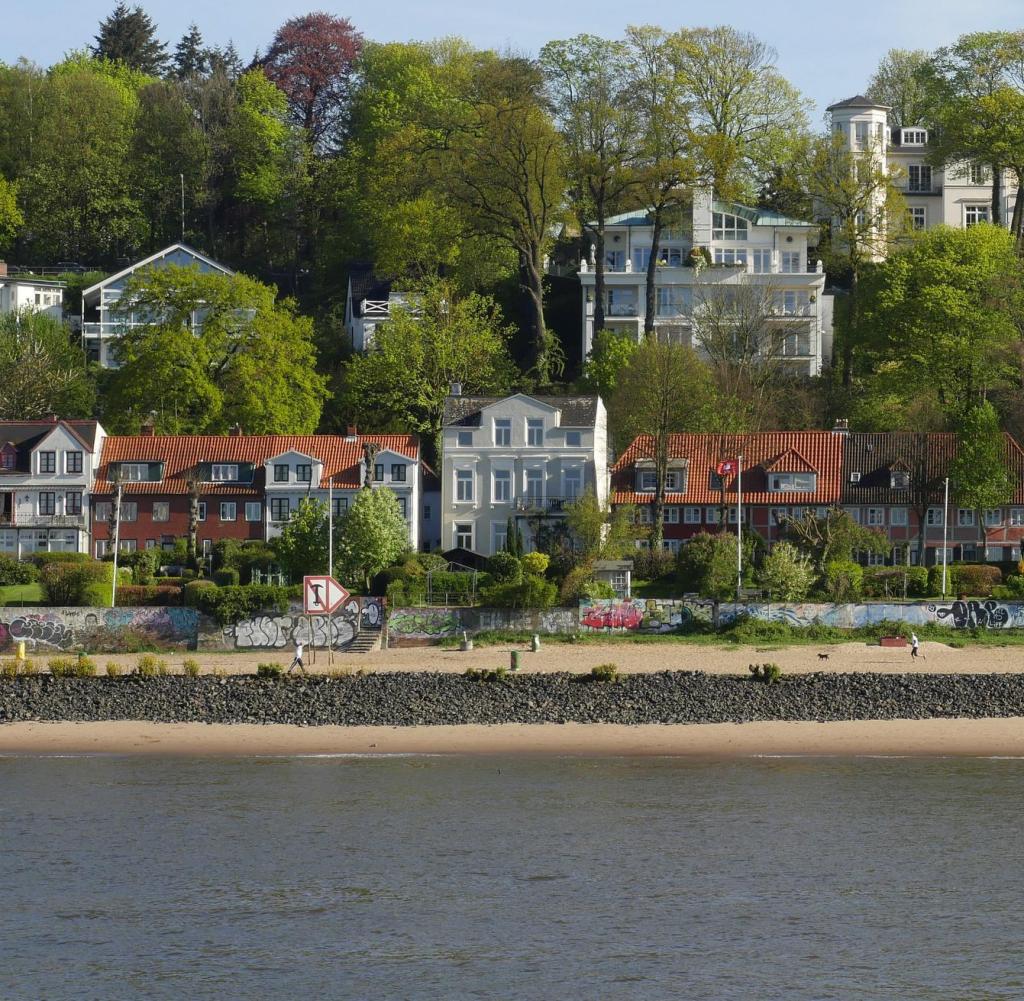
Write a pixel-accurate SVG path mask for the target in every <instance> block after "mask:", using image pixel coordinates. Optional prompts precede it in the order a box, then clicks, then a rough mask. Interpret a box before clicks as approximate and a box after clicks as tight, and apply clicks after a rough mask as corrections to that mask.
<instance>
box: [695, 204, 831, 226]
mask: <svg viewBox="0 0 1024 1001" xmlns="http://www.w3.org/2000/svg"><path fill="white" fill-rule="evenodd" d="M711 208H712V211H714V212H728V213H729V214H730V215H735V216H739V217H740V218H741V219H746V220H747V222H749V223H750V224H751V225H752V226H780V227H785V226H803V227H806V226H809V227H812V228H814V229H816V228H817V225H818V224H817V223H813V222H806V221H804V220H801V219H791V218H790V217H789V216H784V215H782V214H781V213H780V212H773V211H772V210H771V209H759V208H751V207H750V206H749V205H740V203H739V202H724V201H721V200H720V199H718V198H716V199H715V200H714V201H713V202H712V203H711Z"/></svg>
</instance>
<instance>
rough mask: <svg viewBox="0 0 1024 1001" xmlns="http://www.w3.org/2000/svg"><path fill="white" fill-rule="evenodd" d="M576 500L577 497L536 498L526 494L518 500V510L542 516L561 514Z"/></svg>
mask: <svg viewBox="0 0 1024 1001" xmlns="http://www.w3.org/2000/svg"><path fill="white" fill-rule="evenodd" d="M575 500H576V498H575V497H535V496H533V495H531V494H525V495H523V496H520V497H517V498H516V510H517V511H528V512H537V513H540V514H561V513H563V512H564V511H565V509H566V507H567V506H568V505H569V504H572V503H573V502H574V501H575Z"/></svg>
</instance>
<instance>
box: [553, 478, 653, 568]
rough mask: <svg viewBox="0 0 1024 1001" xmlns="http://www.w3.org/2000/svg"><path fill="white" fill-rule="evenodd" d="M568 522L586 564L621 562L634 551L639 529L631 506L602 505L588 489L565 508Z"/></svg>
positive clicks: (590, 489) (591, 489) (591, 490)
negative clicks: (596, 561)
mask: <svg viewBox="0 0 1024 1001" xmlns="http://www.w3.org/2000/svg"><path fill="white" fill-rule="evenodd" d="M565 515H566V517H565V521H566V524H567V525H568V527H569V530H570V532H571V533H572V537H573V540H574V543H575V546H576V549H577V551H578V552H579V553H580V554H581V555H582V556H583V558H584V559H585V560H593V559H596V558H597V557H599V556H600V557H604V558H605V559H620V558H622V557H623V556H625V555H627V554H628V553H629V551H630V550H632V549H633V548H634V545H635V540H636V528H635V526H634V524H633V508H632V507H631V506H630V505H624V504H620V505H616V506H615V507H610V506H609V505H607V504H604V505H602V504H601V502H600V501H599V500H598V499H597V494H596V493H595V492H594V490H593V488H591V487H588V488H587V489H586V490H584V491H583V493H582V494H580V496H579V497H577V498H576V500H574V501H572V502H571V503H569V504H566V506H565Z"/></svg>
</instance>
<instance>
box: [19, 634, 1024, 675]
mask: <svg viewBox="0 0 1024 1001" xmlns="http://www.w3.org/2000/svg"><path fill="white" fill-rule="evenodd" d="M512 650H519V651H520V658H519V663H520V668H519V669H520V670H521V671H536V672H539V673H551V672H555V671H573V672H577V673H587V672H589V671H590V669H591V668H592V667H595V666H596V665H597V664H607V663H613V664H616V665H617V666H618V668H619V670H620V671H622V672H624V673H626V672H650V671H665V670H672V671H707V672H709V673H713V674H746V673H747V665H748V664H751V663H760V662H764V661H773V662H775V663H777V664H778V665H779V667H781V668H782V670H783V672H785V673H792V674H804V673H807V672H810V671H840V672H851V671H856V672H860V671H870V672H877V673H898V674H902V673H916V672H936V673H943V674H945V673H951V674H987V673H990V672H1006V671H1013V672H1019V671H1024V646H1007V647H988V646H971V645H968V646H965V647H961V648H955V647H951V646H947V645H946V644H944V643H937V642H924V643H922V644H921V654H922V656H921V657H920V658H919V659H918V660H916V661H915V660H912V659H911V656H910V648H909V647H906V648H902V649H901V648H891V647H880V646H877V645H869V644H867V643H863V642H861V643H842V644H836V645H827V644H823V645H821V646H792V647H785V648H781V649H773V648H764V647H754V646H733V645H732V644H723V645H721V646H711V645H705V644H690V643H668V642H662V643H593V644H591V643H580V644H572V643H545V642H543V641H542V643H541V649H540V650H539V651H538V652H537V653H532V652H531V651H530V650H529V648H528V647H527V646H525V645H511V644H509V645H503V646H492V647H482V648H479V649H475V650H470V651H466V652H463V651H460V650H443V649H441V647H438V646H421V647H400V648H397V649H391V650H381V651H379V652H377V653H370V654H342V653H335V654H334V663H333V668H332V666H331V665H330V664H329V663H328V659H327V654H326V652H325V651H322V650H320V651H317V652H316V659H315V660H313V659H312V658H311V657H310V656H309V652H308V651H307V657H306V660H307V667H308V669H309V670H310V671H311V672H316V673H323V672H327V671H329V670H332V669H333V670H340V671H353V672H354V671H357V670H360V669H362V670H366V671H445V672H457V673H461V672H463V671H465V670H466V668H467V667H473V668H493V667H508V665H509V654H510V652H511V651H512ZM819 654H827V655H828V659H827V660H826V659H823V658H820V657H819ZM30 656H33V657H34V658H35V659H36V662H37V664H38V665H39V667H40V668H42V669H45V667H46V661H47V659H48V658H49V656H51V655H50V654H47V653H42V652H36V653H34V654H30ZM154 656H156V657H158V658H160V659H163V660H165V661H166V662H167V666H168V669H169V670H170V671H171V672H172V673H179V672H180V671H181V664H182V661H183V660H184V659H185V658H186V657H191V658H193V659H195V660H196V661H198V663H199V665H200V669H201V671H202V672H203V673H211V672H213V671H224V672H225V673H227V674H246V673H253V672H255V671H256V667H257V665H258V664H262V663H267V662H271V663H275V664H280V665H282V666H283V667H287V665H288V663H289V661H290V660H291V656H292V652H291V650H290V649H288V650H263V651H255V652H243V653H164V654H155V655H154ZM93 659H94V660H95V661H96V663H97V666H98V668H99V673H101V674H102V673H103V671H104V669H105V666H106V664H107V663H110V662H113V663H116V664H117V665H118V666H119V667H120V669H121V670H122V672H124V673H128V672H130V671H131V670H132V669H133V668H134V666H135V664H136V662H137V661H138V659H139V655H138V654H117V655H107V654H96V655H94V657H93Z"/></svg>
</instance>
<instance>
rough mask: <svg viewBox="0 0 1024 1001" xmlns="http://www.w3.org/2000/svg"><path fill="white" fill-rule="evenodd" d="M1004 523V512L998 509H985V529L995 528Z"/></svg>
mask: <svg viewBox="0 0 1024 1001" xmlns="http://www.w3.org/2000/svg"><path fill="white" fill-rule="evenodd" d="M1002 523H1003V510H1002V508H998V507H987V508H985V527H986V528H993V527H995V526H996V525H1001V524H1002Z"/></svg>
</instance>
